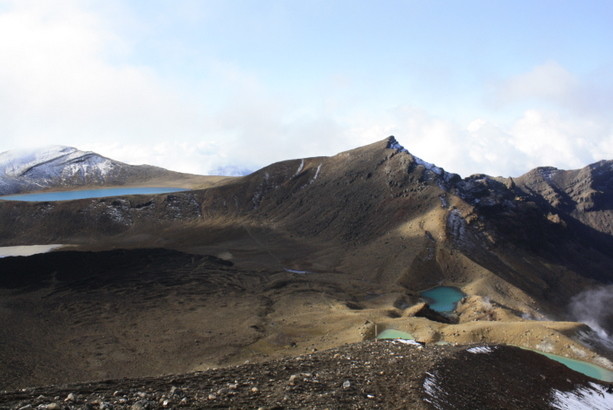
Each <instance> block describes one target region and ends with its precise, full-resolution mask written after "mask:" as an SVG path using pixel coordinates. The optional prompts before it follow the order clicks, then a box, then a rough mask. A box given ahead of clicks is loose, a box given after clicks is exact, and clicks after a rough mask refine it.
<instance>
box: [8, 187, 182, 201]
mask: <svg viewBox="0 0 613 410" xmlns="http://www.w3.org/2000/svg"><path fill="white" fill-rule="evenodd" d="M180 191H188V190H187V189H184V188H170V187H131V188H101V189H83V190H79V191H59V192H39V193H32V194H18V195H5V196H0V200H5V201H28V202H48V201H71V200H75V199H86V198H105V197H111V196H124V195H147V194H168V193H171V192H180Z"/></svg>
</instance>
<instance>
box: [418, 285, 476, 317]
mask: <svg viewBox="0 0 613 410" xmlns="http://www.w3.org/2000/svg"><path fill="white" fill-rule="evenodd" d="M420 296H421V297H422V298H424V299H426V301H427V302H428V304H429V305H430V309H432V310H436V311H437V312H453V310H454V309H455V307H456V304H457V303H458V302H459V301H460V299H462V298H463V297H464V296H466V295H465V294H464V292H462V291H461V290H460V289H458V288H456V287H453V286H437V287H436V288H432V289H429V290H426V291H425V292H422V293H421V294H420Z"/></svg>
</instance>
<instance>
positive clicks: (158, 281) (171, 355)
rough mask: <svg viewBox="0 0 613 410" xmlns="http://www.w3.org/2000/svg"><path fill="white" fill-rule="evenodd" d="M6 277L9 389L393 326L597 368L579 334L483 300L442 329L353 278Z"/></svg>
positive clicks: (339, 339) (219, 264)
mask: <svg viewBox="0 0 613 410" xmlns="http://www.w3.org/2000/svg"><path fill="white" fill-rule="evenodd" d="M251 259H255V260H257V258H251ZM0 271H1V272H2V273H3V275H2V276H1V277H0V301H1V302H0V322H1V323H2V324H3V326H2V327H0V340H2V343H0V367H1V368H2V369H3V371H2V372H0V388H5V389H7V388H19V387H25V386H33V385H45V384H57V383H72V382H78V381H83V380H100V379H109V378H121V377H142V376H156V375H161V374H168V373H184V372H189V371H194V370H205V369H208V368H211V367H219V366H227V365H232V364H238V363H243V362H244V361H245V360H250V361H252V362H258V361H264V360H268V359H270V358H275V357H284V356H294V355H298V354H304V353H308V352H311V351H313V350H314V349H317V350H323V349H329V348H333V347H337V346H340V345H343V344H345V343H355V342H359V341H361V340H364V339H370V338H373V337H374V335H375V332H380V331H382V330H384V329H385V328H394V329H399V330H404V331H408V332H411V333H412V334H413V335H414V336H415V337H416V338H417V340H420V341H423V342H427V343H432V342H436V341H439V340H446V341H448V342H453V343H459V344H468V343H483V342H495V343H512V344H517V345H523V346H527V347H531V348H537V349H539V348H540V349H541V350H547V349H553V351H555V352H558V353H562V354H565V355H570V356H573V355H575V356H576V355H577V354H578V353H581V354H582V356H580V357H579V358H584V359H585V358H588V359H589V358H592V359H594V358H595V355H594V353H592V352H590V351H589V350H588V349H586V348H585V347H584V346H582V345H581V344H579V343H578V342H577V341H576V340H573V336H575V335H576V334H577V332H579V331H581V330H583V328H584V326H582V325H581V324H578V323H573V322H543V321H527V320H522V319H520V318H518V317H516V316H513V314H512V312H511V311H508V310H506V309H504V308H503V307H500V306H492V305H491V304H490V305H488V306H484V303H483V302H482V301H481V302H480V299H478V298H476V299H475V298H473V299H470V300H467V302H466V303H465V304H464V305H463V306H462V308H461V309H460V312H461V314H460V320H461V322H463V323H460V324H445V323H439V322H434V321H431V320H428V319H427V318H425V317H416V316H415V315H416V314H417V313H416V310H417V311H419V310H420V309H415V307H413V306H412V305H413V304H414V303H415V302H416V301H417V295H414V294H410V293H407V292H406V291H405V292H401V291H400V290H398V289H396V290H395V291H393V290H390V289H383V288H379V287H375V286H374V285H373V284H368V283H364V282H363V281H360V280H356V279H354V278H352V277H351V276H350V275H347V274H344V273H333V272H327V273H309V274H304V275H301V274H295V273H289V272H284V271H264V270H259V271H256V270H246V269H242V268H241V267H239V266H237V265H234V264H233V263H232V262H230V261H226V260H223V259H219V258H216V257H211V256H203V255H195V254H186V253H182V252H177V251H171V250H164V249H135V250H115V251H105V252H75V251H65V252H51V253H48V254H40V255H34V256H30V257H9V258H2V259H0ZM488 309H489V310H488ZM421 310H422V311H423V309H421ZM475 315H492V316H494V317H492V318H491V320H494V321H491V320H490V321H483V320H478V319H479V318H476V317H474V316H475ZM497 319H498V320H497ZM501 319H504V320H501ZM475 320H476V321H475ZM600 360H602V359H600ZM67 364H68V365H67ZM601 364H602V363H601Z"/></svg>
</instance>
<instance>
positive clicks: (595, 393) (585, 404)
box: [550, 382, 613, 410]
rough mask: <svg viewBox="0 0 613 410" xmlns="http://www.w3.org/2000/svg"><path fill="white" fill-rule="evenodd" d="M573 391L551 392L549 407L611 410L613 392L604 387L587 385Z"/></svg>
mask: <svg viewBox="0 0 613 410" xmlns="http://www.w3.org/2000/svg"><path fill="white" fill-rule="evenodd" d="M589 384H590V385H589V387H587V386H584V387H580V388H578V389H575V390H573V391H568V392H565V391H560V390H556V389H553V390H552V392H551V395H552V400H551V403H550V404H551V407H553V408H554V409H559V410H611V409H613V392H611V391H610V389H607V388H606V387H605V386H602V385H599V384H596V383H592V382H590V383H589Z"/></svg>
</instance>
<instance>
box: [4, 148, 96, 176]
mask: <svg viewBox="0 0 613 410" xmlns="http://www.w3.org/2000/svg"><path fill="white" fill-rule="evenodd" d="M85 154H86V152H84V151H79V150H78V149H76V148H73V147H67V146H63V145H51V146H47V147H42V148H35V149H20V150H12V151H6V152H2V153H0V174H5V175H8V176H11V177H18V176H20V175H22V174H23V173H24V172H26V171H27V170H29V169H31V168H33V167H35V166H38V165H41V164H44V163H46V162H50V161H53V160H56V159H58V158H62V157H65V158H66V160H70V159H73V158H78V157H80V156H83V155H85Z"/></svg>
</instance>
